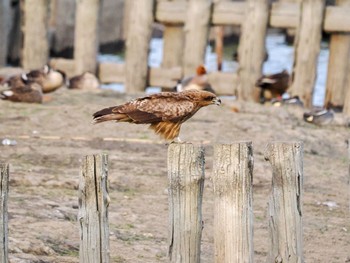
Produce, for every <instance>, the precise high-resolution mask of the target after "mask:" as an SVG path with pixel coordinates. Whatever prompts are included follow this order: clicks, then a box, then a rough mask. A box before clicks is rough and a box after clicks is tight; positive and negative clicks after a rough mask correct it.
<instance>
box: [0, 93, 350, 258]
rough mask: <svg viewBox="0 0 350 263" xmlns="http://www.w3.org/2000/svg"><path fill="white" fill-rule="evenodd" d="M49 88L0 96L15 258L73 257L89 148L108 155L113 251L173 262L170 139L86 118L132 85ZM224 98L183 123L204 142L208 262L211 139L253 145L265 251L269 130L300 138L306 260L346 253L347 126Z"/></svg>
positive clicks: (259, 246)
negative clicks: (42, 93)
mask: <svg viewBox="0 0 350 263" xmlns="http://www.w3.org/2000/svg"><path fill="white" fill-rule="evenodd" d="M50 96H51V97H52V100H51V101H49V102H46V103H44V104H43V105H30V104H18V103H17V104H16V103H11V102H6V101H0V109H1V110H0V125H1V129H0V139H4V138H9V139H14V140H16V141H17V145H16V146H2V145H0V160H2V161H5V162H8V163H10V169H11V174H10V193H9V254H10V260H11V262H21V263H22V262H42V263H43V262H60V263H63V262H78V260H79V259H78V253H79V252H78V251H79V226H78V223H77V220H76V218H77V214H78V197H77V196H78V191H77V187H78V180H79V173H80V166H81V162H82V159H83V157H84V155H88V154H97V153H101V152H106V153H108V155H109V181H110V198H111V203H110V206H109V222H110V246H111V262H166V261H167V256H166V253H167V233H168V232H167V223H168V211H167V209H168V204H167V191H166V189H167V168H166V158H167V157H166V156H167V145H166V144H165V143H164V142H162V141H160V140H159V139H158V137H157V136H155V135H154V134H153V132H152V131H151V130H149V129H147V127H146V126H142V125H130V124H115V123H105V124H100V125H91V123H90V122H91V114H92V113H93V112H95V111H96V110H99V109H101V108H102V107H106V106H112V105H116V104H118V103H121V102H124V101H126V100H129V99H130V98H132V96H127V95H121V94H118V93H115V92H111V91H99V92H93V93H91V92H90V93H88V92H82V91H70V90H67V89H65V88H62V89H60V90H58V91H56V92H55V93H53V94H50ZM223 101H224V103H223V105H222V106H221V107H216V106H210V107H207V108H204V109H202V110H200V111H199V112H198V113H197V114H196V115H195V116H194V117H193V118H192V119H190V120H189V121H188V122H187V123H186V124H184V125H183V127H182V131H181V138H182V140H185V141H189V142H195V143H201V142H205V148H206V181H205V193H204V194H205V195H204V201H203V220H204V229H203V239H202V262H213V253H214V251H213V227H212V226H213V187H212V181H211V180H210V178H211V176H212V159H213V156H212V155H213V149H212V148H213V147H212V146H213V144H215V143H230V142H233V141H252V142H253V147H254V190H253V191H254V203H253V206H254V251H255V256H254V257H255V262H265V260H266V257H267V251H268V244H269V242H268V220H267V201H268V195H269V190H270V186H271V174H272V172H271V168H270V166H269V164H268V163H267V162H266V161H265V160H264V151H265V147H266V144H267V142H270V141H290V142H292V141H303V142H304V200H303V220H304V221H303V222H304V255H305V262H309V263H313V262H334V263H336V262H350V213H349V191H348V189H349V188H348V184H347V181H348V169H349V168H348V165H349V160H348V156H347V144H346V140H347V139H349V138H350V133H349V128H346V127H341V126H335V125H331V126H328V127H322V128H320V127H316V126H314V125H311V124H307V123H304V122H303V121H302V118H301V116H302V112H303V110H302V109H296V108H293V107H291V106H289V107H283V108H275V107H271V106H261V105H257V104H249V103H245V104H237V102H234V101H230V100H229V99H225V98H224V99H223ZM232 106H235V107H238V108H239V109H240V112H239V113H235V112H233V111H232V110H231V107H232ZM103 138H115V139H120V140H121V141H105V140H103ZM135 139H137V140H135ZM123 140H124V141H123ZM327 202H328V203H327ZM332 202H334V203H332ZM327 204H334V206H329V205H327Z"/></svg>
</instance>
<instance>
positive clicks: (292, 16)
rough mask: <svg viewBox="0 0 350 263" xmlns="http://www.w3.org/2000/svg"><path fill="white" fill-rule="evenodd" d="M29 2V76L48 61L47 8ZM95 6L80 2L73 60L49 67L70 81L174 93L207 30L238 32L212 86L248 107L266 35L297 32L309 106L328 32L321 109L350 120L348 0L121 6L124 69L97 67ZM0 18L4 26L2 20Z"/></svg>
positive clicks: (299, 90) (298, 72) (298, 83)
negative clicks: (157, 49) (235, 51)
mask: <svg viewBox="0 0 350 263" xmlns="http://www.w3.org/2000/svg"><path fill="white" fill-rule="evenodd" d="M32 1H34V0H28V1H21V4H23V9H24V13H25V15H24V16H22V17H23V21H22V24H23V33H24V34H23V47H22V65H23V67H24V68H28V69H30V68H37V67H38V66H41V65H42V64H44V63H46V62H47V61H48V39H47V31H48V26H47V25H45V24H43V23H42V21H46V20H47V12H45V10H47V1H44V0H40V2H38V3H37V2H35V4H32ZM8 2H9V1H8V0H6V1H3V2H2V3H3V4H2V5H0V14H1V13H3V14H5V13H6V10H7V6H8ZM98 2H99V1H98V0H81V1H78V2H77V6H76V8H77V9H76V23H75V52H74V60H67V59H59V58H58V59H57V58H55V59H51V60H50V63H51V65H52V66H54V67H56V68H59V69H62V70H65V71H66V72H67V73H68V75H75V74H80V73H82V72H83V71H93V72H96V69H97V72H98V75H99V78H100V80H101V82H102V83H110V82H117V83H124V84H125V86H126V91H127V92H140V91H144V89H145V87H147V86H148V85H149V86H159V87H165V88H169V87H174V86H175V85H176V82H177V80H178V79H181V78H182V77H184V76H188V75H191V74H193V73H194V69H195V67H196V66H198V65H199V64H202V63H203V62H204V51H205V48H206V45H207V43H208V32H209V28H210V27H211V26H223V25H232V26H241V38H240V44H239V57H240V67H239V70H238V71H237V72H231V73H223V72H212V73H211V74H210V75H209V81H210V82H211V84H212V85H213V86H214V87H215V90H216V91H217V92H218V94H231V95H232V94H235V95H238V98H239V99H243V100H252V99H254V97H256V94H254V93H255V92H254V91H255V90H256V89H255V88H254V84H255V81H256V79H257V78H258V77H259V76H260V75H261V68H262V64H263V61H264V56H265V37H266V29H267V28H268V27H272V28H281V29H289V30H290V29H296V41H295V55H294V68H293V77H292V83H291V87H290V90H289V92H290V93H291V95H298V96H299V97H300V98H301V99H302V100H303V101H304V103H305V105H307V106H311V103H312V95H313V90H314V85H315V79H316V67H317V58H318V54H319V50H320V41H321V31H325V32H328V33H331V40H330V58H329V67H328V78H327V87H326V99H325V105H329V104H332V105H335V106H344V112H345V113H346V114H348V115H350V78H348V77H347V76H348V75H349V72H350V66H349V64H350V59H349V54H350V16H349V15H348V14H349V13H350V0H337V1H336V4H337V5H336V6H327V7H326V6H325V0H289V1H282V0H280V1H277V2H274V3H273V4H272V5H270V4H269V3H270V1H268V0H259V1H256V0H246V1H244V2H235V1H227V0H221V1H212V0H188V1H184V0H175V1H168V0H140V1H126V2H125V4H126V7H125V10H126V12H127V13H126V14H125V17H126V19H125V20H126V21H127V27H126V28H127V41H126V47H127V49H126V61H125V64H116V63H100V64H99V65H97V61H96V55H97V42H98V41H97V32H98V28H97V20H98V14H99V11H98V10H99V5H98ZM6 3H7V6H6ZM33 6H35V7H36V8H32V7H33ZM38 6H42V7H43V8H39V7H38ZM0 17H1V18H2V20H4V21H5V20H6V16H0ZM4 21H3V22H4ZM5 22H6V21H5ZM153 22H158V23H161V24H163V25H164V26H165V29H164V54H163V62H162V67H160V68H150V67H148V64H147V61H148V59H147V58H148V52H149V40H150V36H151V30H152V24H153ZM0 24H3V23H0ZM0 30H4V29H1V28H0ZM1 36H6V34H0V37H1ZM5 44H6V41H4V45H5ZM0 53H1V52H0ZM34 58H35V59H34ZM39 64H40V65H39ZM281 70H282V69H281Z"/></svg>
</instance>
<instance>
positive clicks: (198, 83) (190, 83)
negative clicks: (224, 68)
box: [174, 65, 216, 94]
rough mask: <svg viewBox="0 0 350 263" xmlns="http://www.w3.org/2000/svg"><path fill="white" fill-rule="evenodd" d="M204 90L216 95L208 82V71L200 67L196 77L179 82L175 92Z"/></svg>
mask: <svg viewBox="0 0 350 263" xmlns="http://www.w3.org/2000/svg"><path fill="white" fill-rule="evenodd" d="M191 89H195V90H204V91H209V92H211V93H214V94H216V92H215V91H214V89H213V88H212V86H211V85H210V84H209V82H208V75H207V70H206V69H205V67H204V66H203V65H200V66H198V67H197V69H196V75H194V76H190V77H187V78H185V79H183V80H179V81H178V83H177V85H176V87H175V88H174V90H175V91H177V92H181V91H184V90H191Z"/></svg>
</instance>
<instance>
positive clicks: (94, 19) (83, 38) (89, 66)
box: [74, 0, 100, 75]
mask: <svg viewBox="0 0 350 263" xmlns="http://www.w3.org/2000/svg"><path fill="white" fill-rule="evenodd" d="M99 4H100V1H99V0H78V1H76V16H75V31H74V60H75V74H76V75H80V74H82V73H84V72H85V71H89V72H91V73H94V74H95V73H96V67H97V50H98V32H97V31H98V14H99Z"/></svg>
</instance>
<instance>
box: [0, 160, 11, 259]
mask: <svg viewBox="0 0 350 263" xmlns="http://www.w3.org/2000/svg"><path fill="white" fill-rule="evenodd" d="M8 191H9V165H8V164H4V163H0V250H1V251H0V262H2V263H7V262H8V212H7V211H8V210H7V200H8Z"/></svg>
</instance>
